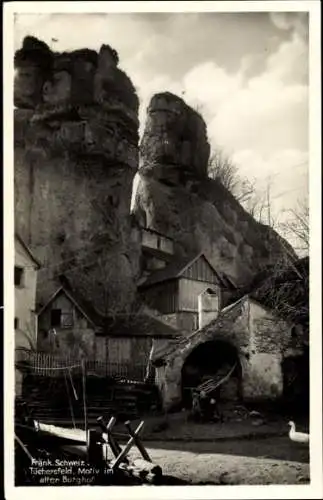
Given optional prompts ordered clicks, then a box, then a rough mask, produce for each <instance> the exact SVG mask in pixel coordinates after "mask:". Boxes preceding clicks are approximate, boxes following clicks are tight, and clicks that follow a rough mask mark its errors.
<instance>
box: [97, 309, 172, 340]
mask: <svg viewBox="0 0 323 500" xmlns="http://www.w3.org/2000/svg"><path fill="white" fill-rule="evenodd" d="M96 334H97V335H100V336H108V337H154V338H166V339H167V338H168V339H174V338H175V337H177V336H178V335H180V332H179V331H178V330H177V329H176V328H174V327H172V326H171V325H169V324H168V323H166V322H164V321H162V320H161V319H159V318H155V317H154V316H152V315H150V314H147V313H140V314H130V315H124V316H119V317H118V318H113V317H110V318H105V319H104V322H103V325H102V327H101V328H100V330H98V331H97V332H96Z"/></svg>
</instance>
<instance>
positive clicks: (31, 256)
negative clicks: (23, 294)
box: [15, 232, 41, 269]
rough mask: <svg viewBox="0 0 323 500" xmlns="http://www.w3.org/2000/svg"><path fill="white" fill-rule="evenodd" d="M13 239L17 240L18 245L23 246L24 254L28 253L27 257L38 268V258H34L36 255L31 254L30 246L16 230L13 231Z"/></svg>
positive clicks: (39, 265)
mask: <svg viewBox="0 0 323 500" xmlns="http://www.w3.org/2000/svg"><path fill="white" fill-rule="evenodd" d="M15 240H17V241H19V243H20V245H21V246H22V247H23V249H24V251H25V252H26V254H27V255H28V257H29V258H30V259H31V260H32V261H33V262H34V264H36V266H37V269H39V268H40V267H41V264H40V262H39V260H38V259H36V257H35V256H34V255H33V253H32V251H31V250H30V248H29V247H28V246H27V245H26V243H25V242H24V240H23V239H22V237H21V236H20V235H19V234H18V233H17V232H15Z"/></svg>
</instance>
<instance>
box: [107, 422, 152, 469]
mask: <svg viewBox="0 0 323 500" xmlns="http://www.w3.org/2000/svg"><path fill="white" fill-rule="evenodd" d="M143 426H144V422H143V421H142V422H140V424H139V425H138V427H137V429H136V430H135V431H134V436H133V437H131V438H130V439H129V441H128V443H127V444H126V446H125V448H124V449H123V450H122V452H121V453H120V454H119V455H118V456H117V458H116V459H115V461H114V462H113V463H112V465H111V467H112V469H115V468H116V467H118V465H119V464H120V463H121V462H122V461H123V460H124V458H126V456H127V454H128V453H129V451H130V449H131V448H132V447H133V445H134V444H135V439H136V436H138V435H139V433H140V431H141V429H142V428H143Z"/></svg>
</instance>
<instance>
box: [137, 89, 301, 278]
mask: <svg viewBox="0 0 323 500" xmlns="http://www.w3.org/2000/svg"><path fill="white" fill-rule="evenodd" d="M209 153H210V146H209V143H208V139H207V133H206V126H205V123H204V121H203V119H202V118H201V116H200V115H199V114H198V113H197V112H196V111H194V110H193V109H191V108H190V107H189V106H187V105H186V104H185V102H184V101H183V100H182V99H180V98H179V97H177V96H175V95H173V94H170V93H163V94H157V95H155V96H154V97H153V98H152V100H151V102H150V105H149V108H148V118H147V123H146V128H145V131H144V135H143V138H142V142H141V146H140V155H141V158H140V169H139V181H138V187H137V191H136V197H135V203H134V209H133V211H134V214H135V215H136V217H137V219H138V221H139V222H140V223H141V224H142V225H146V226H147V227H148V228H150V229H154V230H156V231H159V232H161V233H164V234H167V235H168V236H170V237H172V238H174V240H175V242H176V243H177V245H176V248H177V253H178V254H179V255H181V254H182V255H183V254H185V253H188V252H190V253H191V252H196V253H197V252H199V251H204V252H205V254H206V255H207V256H208V257H209V259H210V261H211V262H212V263H213V265H214V266H215V267H216V269H218V270H222V271H224V272H226V273H227V274H228V275H229V276H231V277H233V278H234V279H235V280H236V282H237V283H238V284H239V283H244V282H246V281H248V279H249V278H250V277H251V276H252V275H253V274H254V273H255V272H256V271H257V270H258V269H259V268H261V266H262V265H264V264H266V263H268V261H270V260H271V259H275V258H277V254H281V253H282V252H284V248H286V249H287V250H288V253H289V254H290V255H291V256H292V258H293V257H294V253H293V251H292V249H291V247H290V246H289V245H288V244H287V243H286V242H283V241H282V239H281V238H280V237H279V236H278V234H277V233H275V232H274V231H273V230H271V229H270V228H268V227H267V226H264V225H262V224H259V223H257V222H256V221H255V220H254V219H253V218H252V217H251V216H250V215H249V214H248V213H247V212H246V211H245V210H244V209H243V207H242V206H241V205H240V204H239V203H238V201H237V200H236V199H235V198H234V197H233V196H232V195H231V193H229V192H228V191H227V189H225V188H224V187H223V186H222V185H221V184H220V183H219V182H217V181H215V180H212V179H210V178H208V176H207V164H208V158H209Z"/></svg>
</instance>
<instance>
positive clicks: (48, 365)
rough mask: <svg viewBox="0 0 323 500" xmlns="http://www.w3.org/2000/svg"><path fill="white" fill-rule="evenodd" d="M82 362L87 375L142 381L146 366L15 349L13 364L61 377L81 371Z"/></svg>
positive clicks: (25, 369)
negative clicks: (67, 373)
mask: <svg viewBox="0 0 323 500" xmlns="http://www.w3.org/2000/svg"><path fill="white" fill-rule="evenodd" d="M82 362H83V363H84V367H85V371H86V374H87V376H90V375H93V376H99V377H118V378H126V379H130V380H138V381H143V380H144V377H145V374H146V366H144V365H142V364H135V363H110V362H105V361H98V360H91V359H84V360H82V359H78V358H72V357H62V356H60V357H58V356H54V355H52V354H48V353H45V352H37V351H30V350H27V349H17V350H16V359H15V364H16V368H17V369H19V370H21V371H28V373H31V374H33V375H41V376H49V377H62V376H63V374H64V371H65V373H66V372H68V371H70V372H71V373H72V374H73V375H77V374H81V373H82V369H83V368H82Z"/></svg>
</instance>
